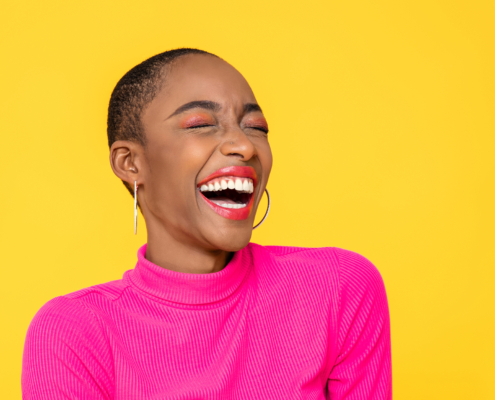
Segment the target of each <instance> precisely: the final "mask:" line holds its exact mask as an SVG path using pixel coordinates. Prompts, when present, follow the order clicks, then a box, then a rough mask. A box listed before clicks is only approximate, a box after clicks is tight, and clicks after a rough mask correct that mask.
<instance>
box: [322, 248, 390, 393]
mask: <svg viewBox="0 0 495 400" xmlns="http://www.w3.org/2000/svg"><path fill="white" fill-rule="evenodd" d="M335 251H336V255H337V258H338V260H339V273H340V313H339V329H338V344H337V347H338V357H337V359H336V361H335V364H334V366H333V369H332V371H331V372H330V376H329V381H328V396H329V399H332V400H340V399H346V400H358V399H359V400H364V399H366V400H389V399H392V369H391V345H390V319H389V311H388V303H387V297H386V293H385V287H384V284H383V280H382V278H381V276H380V273H379V272H378V270H377V269H376V268H375V267H374V266H373V264H371V263H370V262H369V261H368V260H367V259H366V258H364V257H362V256H360V255H358V254H356V253H353V252H350V251H346V250H341V249H336V250H335Z"/></svg>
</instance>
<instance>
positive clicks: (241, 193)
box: [198, 167, 257, 220]
mask: <svg viewBox="0 0 495 400" xmlns="http://www.w3.org/2000/svg"><path fill="white" fill-rule="evenodd" d="M256 183H257V178H256V172H255V171H254V169H253V168H251V167H226V168H222V169H219V170H218V171H216V172H215V173H213V174H211V175H210V176H209V177H208V178H206V179H204V180H202V181H201V182H200V183H199V184H198V189H199V192H200V194H201V195H202V196H201V197H202V198H203V199H204V200H206V203H207V204H208V205H209V206H210V207H211V208H212V209H213V210H214V211H215V212H216V213H217V214H220V215H221V216H223V217H225V218H229V219H235V220H239V219H246V218H247V217H248V216H249V212H250V211H251V208H252V205H253V201H254V189H255V187H256Z"/></svg>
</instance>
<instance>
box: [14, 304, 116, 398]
mask: <svg viewBox="0 0 495 400" xmlns="http://www.w3.org/2000/svg"><path fill="white" fill-rule="evenodd" d="M108 348H109V347H108V344H107V343H106V340H105V337H104V335H103V333H102V330H101V328H100V326H99V325H98V323H97V321H96V319H95V317H94V316H93V314H92V313H91V312H90V311H89V310H88V309H86V308H85V307H84V306H83V305H82V304H81V303H79V301H78V300H77V299H68V298H65V297H57V298H55V299H53V300H51V301H49V302H48V303H46V304H45V305H44V306H43V307H42V308H41V309H40V310H39V311H38V313H37V314H36V316H35V317H34V319H33V321H32V322H31V325H30V326H29V329H28V332H27V336H26V342H25V345H24V356H23V362H22V396H23V399H24V400H35V399H51V400H57V399H64V400H66V399H80V400H83V399H91V400H100V399H101V400H103V399H110V398H112V387H111V384H110V382H111V381H112V379H113V369H112V362H111V354H110V352H109V350H108Z"/></svg>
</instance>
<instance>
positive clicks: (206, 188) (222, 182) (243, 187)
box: [200, 177, 254, 193]
mask: <svg viewBox="0 0 495 400" xmlns="http://www.w3.org/2000/svg"><path fill="white" fill-rule="evenodd" d="M225 189H235V190H237V191H238V192H241V193H253V191H254V185H253V181H252V179H249V178H235V177H224V178H216V179H212V180H211V181H209V182H207V183H205V184H204V185H201V188H200V190H201V191H202V192H218V191H219V190H225Z"/></svg>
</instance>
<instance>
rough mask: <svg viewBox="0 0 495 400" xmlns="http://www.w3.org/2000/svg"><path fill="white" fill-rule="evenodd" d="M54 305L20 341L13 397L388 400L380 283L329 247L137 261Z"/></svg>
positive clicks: (373, 272) (352, 256) (359, 261)
mask: <svg viewBox="0 0 495 400" xmlns="http://www.w3.org/2000/svg"><path fill="white" fill-rule="evenodd" d="M145 254H146V245H145V246H143V247H142V248H141V249H140V250H139V251H138V262H137V265H136V267H135V268H134V269H132V270H130V271H127V272H126V273H125V274H124V276H123V279H121V280H117V281H113V282H108V283H104V284H102V285H97V286H93V287H90V288H87V289H83V290H80V291H78V292H75V293H71V294H68V295H65V296H61V297H57V298H55V299H53V300H51V301H49V302H48V303H47V304H45V305H44V306H43V307H42V308H41V309H40V311H39V312H38V313H37V314H36V316H35V317H34V319H33V321H32V323H31V325H30V327H29V330H28V333H27V337H26V343H25V349H24V359H23V368H22V391H23V399H25V400H30V399H49V400H57V399H79V400H83V399H95V400H96V399H119V400H121V399H122V400H123V399H129V400H137V399H142V400H145V399H146V400H151V399H160V400H165V399H170V400H171V399H174V400H189V399H190V400H193V399H194V400H199V399H222V400H227V399H235V400H237V399H246V400H248V399H249V400H255V399H267V400H272V399H284V400H287V399H315V400H316V399H318V400H320V399H333V400H340V399H346V400H354V399H360V400H364V399H366V400H369V399H391V398H392V391H391V355H390V324H389V313H388V306H387V299H386V294H385V289H384V285H383V281H382V279H381V276H380V274H379V272H378V271H377V269H376V268H375V267H374V266H373V265H372V264H371V263H370V262H369V261H368V260H367V259H365V258H364V257H362V256H360V255H358V254H356V253H353V252H350V251H346V250H342V249H338V248H318V249H316V248H313V249H312V248H295V247H263V246H259V245H256V244H249V245H248V246H247V247H245V248H244V249H242V250H240V251H238V252H237V253H235V255H234V257H233V259H232V261H231V262H230V263H229V264H227V266H226V267H225V268H224V269H223V270H221V271H220V272H215V273H211V274H186V273H179V272H174V271H170V270H167V269H164V268H161V267H159V266H157V265H154V264H152V263H151V262H149V261H148V260H146V258H145Z"/></svg>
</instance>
